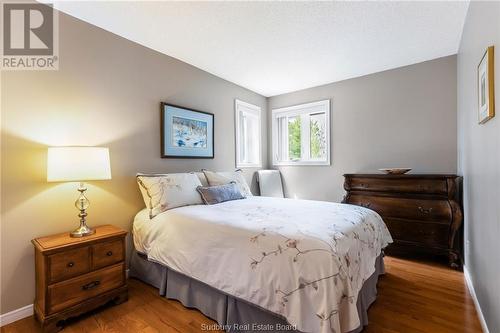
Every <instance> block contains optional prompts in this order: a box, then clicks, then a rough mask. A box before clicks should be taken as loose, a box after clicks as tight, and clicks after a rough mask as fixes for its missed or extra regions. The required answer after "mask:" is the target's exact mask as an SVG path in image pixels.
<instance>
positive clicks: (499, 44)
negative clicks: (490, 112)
mask: <svg viewBox="0 0 500 333" xmlns="http://www.w3.org/2000/svg"><path fill="white" fill-rule="evenodd" d="M491 45H494V46H495V81H496V82H495V95H496V114H497V115H496V117H495V118H493V119H491V120H490V121H488V122H487V123H485V124H484V125H478V123H477V108H478V106H477V100H478V97H477V96H478V95H477V94H478V91H477V74H476V72H477V66H478V64H479V61H480V60H481V58H482V56H483V54H484V52H485V51H486V48H487V47H488V46H491ZM499 73H500V2H480V1H477V2H476V1H471V3H470V6H469V12H468V14H467V19H466V21H465V26H464V31H463V35H462V42H461V45H460V50H459V53H458V152H459V154H458V155H459V158H458V169H459V172H460V174H462V175H463V176H464V206H465V207H464V210H465V239H466V255H465V264H466V267H467V269H468V271H469V272H470V275H471V279H472V281H473V284H474V289H475V291H476V294H477V298H478V301H479V303H480V305H481V309H482V312H483V314H484V317H485V320H486V322H487V325H488V328H489V331H490V332H491V333H493V332H500V283H499V279H500V255H499V252H500V242H499V237H500V119H499V118H500V75H499Z"/></svg>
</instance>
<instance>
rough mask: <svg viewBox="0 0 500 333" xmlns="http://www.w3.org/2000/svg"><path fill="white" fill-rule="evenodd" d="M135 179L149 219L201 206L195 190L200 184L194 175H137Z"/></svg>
mask: <svg viewBox="0 0 500 333" xmlns="http://www.w3.org/2000/svg"><path fill="white" fill-rule="evenodd" d="M136 178H137V183H138V184H139V188H140V189H141V193H142V198H143V199H144V203H145V204H146V207H147V208H148V209H149V218H150V219H152V218H153V217H155V216H156V215H158V214H160V213H162V212H164V211H167V210H169V209H172V208H176V207H182V206H189V205H201V204H203V200H202V199H201V196H200V194H199V193H198V191H197V190H196V188H197V187H198V186H201V182H200V180H199V178H198V176H196V175H195V174H194V173H170V174H160V175H147V174H137V177H136Z"/></svg>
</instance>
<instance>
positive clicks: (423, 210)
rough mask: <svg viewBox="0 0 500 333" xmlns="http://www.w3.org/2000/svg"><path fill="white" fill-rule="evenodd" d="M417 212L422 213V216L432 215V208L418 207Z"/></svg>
mask: <svg viewBox="0 0 500 333" xmlns="http://www.w3.org/2000/svg"><path fill="white" fill-rule="evenodd" d="M418 210H419V211H420V212H421V213H422V214H427V215H429V214H430V213H432V207H431V208H428V209H426V208H423V207H418Z"/></svg>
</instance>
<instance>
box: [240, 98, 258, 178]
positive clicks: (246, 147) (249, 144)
mask: <svg viewBox="0 0 500 333" xmlns="http://www.w3.org/2000/svg"><path fill="white" fill-rule="evenodd" d="M235 112H236V117H235V118H236V167H237V168H245V167H259V168H260V167H261V166H262V162H261V148H260V146H261V141H260V140H261V138H260V135H261V133H260V128H261V120H260V119H261V118H260V113H261V111H260V107H258V106H256V105H252V104H249V103H245V102H242V101H239V100H236V102H235Z"/></svg>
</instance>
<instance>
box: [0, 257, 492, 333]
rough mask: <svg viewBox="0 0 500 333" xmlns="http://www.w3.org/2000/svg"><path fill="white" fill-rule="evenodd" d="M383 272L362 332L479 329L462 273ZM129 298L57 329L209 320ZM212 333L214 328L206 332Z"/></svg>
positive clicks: (151, 328) (133, 293)
mask: <svg viewBox="0 0 500 333" xmlns="http://www.w3.org/2000/svg"><path fill="white" fill-rule="evenodd" d="M385 264H386V275H384V276H381V277H380V280H379V284H378V290H379V296H378V298H377V301H376V302H375V303H374V304H373V305H372V307H371V308H370V310H369V313H368V317H369V322H370V323H369V325H368V326H367V327H366V328H365V329H364V330H363V333H460V332H467V333H475V332H482V331H481V326H480V324H479V320H478V317H477V314H476V310H475V308H474V303H473V301H472V299H471V297H470V295H469V292H468V290H467V287H466V285H465V282H464V277H463V273H461V272H456V271H453V270H451V269H449V268H447V267H446V266H443V265H440V264H435V263H429V262H422V261H410V260H404V259H397V258H392V257H386V258H385ZM129 286H130V293H129V301H128V302H126V303H123V304H120V305H118V306H111V307H106V308H104V309H100V310H99V311H94V312H92V313H89V314H87V315H84V316H82V317H80V318H77V319H76V320H74V321H73V322H71V323H69V325H68V327H67V328H65V329H64V330H63V331H62V332H65V333H76V332H82V333H83V332H98V333H104V332H107V333H109V332H117V333H118V332H120V333H121V332H130V333H132V332H138V333H150V332H167V333H170V332H182V333H190V332H200V331H201V328H202V325H203V324H205V325H210V324H214V322H213V321H212V320H210V319H208V318H206V317H205V316H204V315H202V314H201V313H200V312H198V311H196V310H190V309H186V308H185V307H183V306H182V304H181V303H179V302H177V301H173V300H167V299H165V298H163V297H160V296H158V292H157V290H156V289H154V288H152V287H150V286H148V285H146V284H144V283H142V282H139V281H137V280H133V279H132V280H130V283H129ZM21 332H22V333H24V332H37V333H38V332H41V331H40V329H39V328H38V326H37V324H36V322H35V320H34V319H33V317H29V318H25V319H22V320H19V321H17V322H15V323H12V324H9V325H7V326H4V327H2V328H1V333H21ZM211 332H215V331H211Z"/></svg>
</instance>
